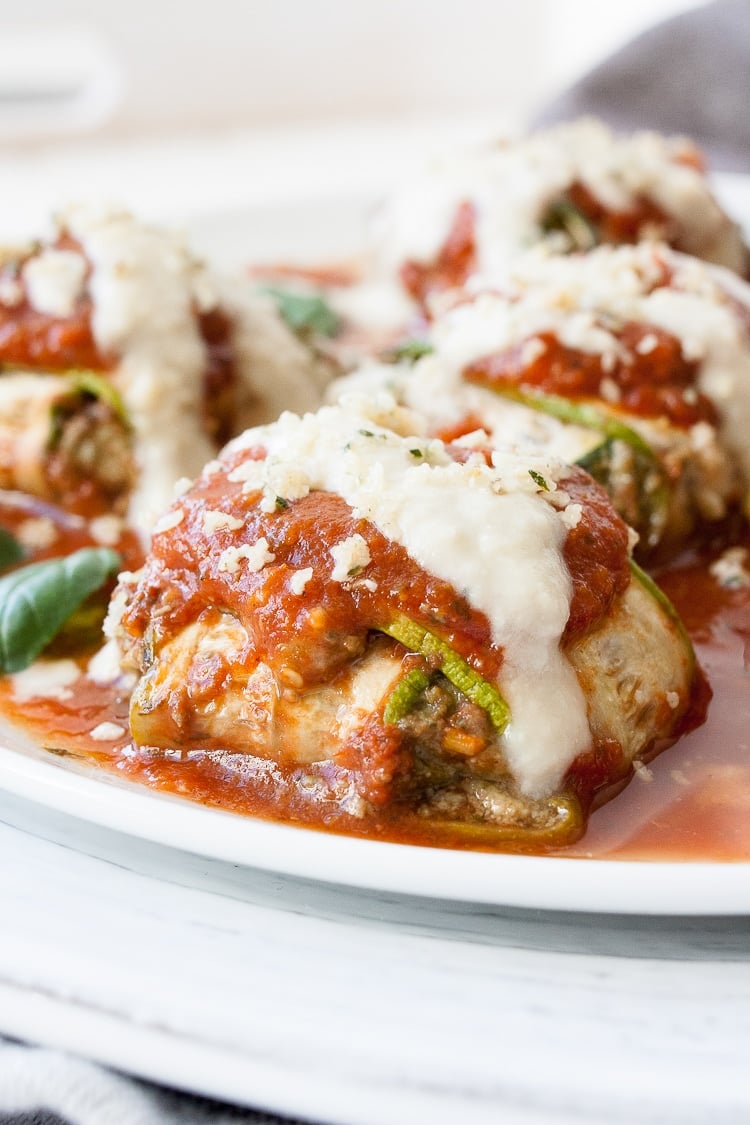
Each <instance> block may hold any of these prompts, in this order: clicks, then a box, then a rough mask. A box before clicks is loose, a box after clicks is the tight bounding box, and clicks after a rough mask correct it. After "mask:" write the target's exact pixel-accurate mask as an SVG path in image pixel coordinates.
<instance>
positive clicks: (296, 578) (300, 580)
mask: <svg viewBox="0 0 750 1125" xmlns="http://www.w3.org/2000/svg"><path fill="white" fill-rule="evenodd" d="M312 576H313V568H312V567H311V566H306V567H305V568H304V570H295V572H294V574H293V575H292V577H291V579H290V580H289V589H290V590H291V591H292V593H293V594H297V595H298V596H299V595H300V594H304V592H305V586H306V585H307V583H308V582H309V581H310V579H311V578H312Z"/></svg>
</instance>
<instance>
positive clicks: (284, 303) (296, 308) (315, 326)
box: [263, 285, 339, 336]
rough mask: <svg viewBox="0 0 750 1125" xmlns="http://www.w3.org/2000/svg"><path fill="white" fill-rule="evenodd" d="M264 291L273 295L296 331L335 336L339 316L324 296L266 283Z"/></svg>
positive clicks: (285, 318)
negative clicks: (292, 290)
mask: <svg viewBox="0 0 750 1125" xmlns="http://www.w3.org/2000/svg"><path fill="white" fill-rule="evenodd" d="M263 292H264V293H267V294H268V296H269V297H273V299H274V301H275V302H276V307H277V309H278V310H279V312H280V313H281V315H282V317H283V318H284V320H285V321H286V322H287V324H288V325H289V327H290V328H291V329H292V330H293V331H294V332H316V333H317V334H318V335H319V336H335V335H336V333H337V332H338V330H339V318H338V316H337V315H336V313H335V312H334V311H333V309H332V308H331V306H330V305H328V304H326V302H325V301H324V300H323V298H322V297H318V296H316V295H314V294H311V293H292V292H290V291H289V290H288V289H277V288H276V286H274V285H266V286H264V287H263Z"/></svg>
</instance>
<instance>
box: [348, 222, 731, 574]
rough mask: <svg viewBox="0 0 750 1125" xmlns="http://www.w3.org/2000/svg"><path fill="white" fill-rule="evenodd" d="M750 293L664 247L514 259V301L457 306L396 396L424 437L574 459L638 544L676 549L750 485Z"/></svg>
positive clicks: (398, 382) (405, 369)
mask: <svg viewBox="0 0 750 1125" xmlns="http://www.w3.org/2000/svg"><path fill="white" fill-rule="evenodd" d="M749 328H750V286H748V285H747V284H746V283H745V282H743V281H741V280H740V279H739V278H738V277H736V275H734V274H732V273H730V272H729V271H728V270H723V269H721V268H719V267H714V266H710V265H707V264H705V263H703V262H699V261H697V260H696V259H693V258H688V257H687V256H686V255H682V254H678V253H676V252H675V251H673V250H671V249H670V248H669V247H666V246H663V245H659V244H655V243H641V244H639V245H637V246H623V247H610V246H604V247H599V248H598V249H596V250H593V251H591V252H590V253H588V254H574V255H570V256H567V257H556V256H549V255H546V254H543V253H535V252H532V253H530V254H528V255H526V256H525V257H524V258H522V259H519V261H518V262H517V263H516V266H515V267H514V270H513V271H512V274H511V275H510V277H509V280H508V284H507V286H506V289H505V291H504V292H503V293H498V292H495V291H481V292H478V293H477V294H475V295H473V296H469V295H465V296H464V297H462V298H460V299H459V300H458V301H457V302H456V303H455V305H454V307H453V308H451V309H447V310H445V311H444V312H443V314H442V315H441V316H439V317H437V318H436V320H435V322H434V323H433V325H432V328H431V332H430V334H429V337H428V341H427V344H426V345H425V347H424V348H423V349H422V350H423V351H426V352H427V353H429V354H424V355H423V356H422V357H421V358H419V359H418V360H417V361H416V362H415V363H413V364H409V363H404V362H402V363H398V364H395V365H391V366H390V367H388V366H387V365H376V364H375V365H370V366H368V367H365V368H363V369H362V370H361V371H360V372H359V373H357V374H355V375H354V376H351V377H349V378H348V379H345V380H342V381H341V382H340V383H339V384H337V386H336V387H335V390H334V393H341V391H342V390H344V389H346V388H351V387H360V388H361V389H370V390H373V389H375V388H377V387H386V388H387V389H389V390H390V391H392V392H393V393H395V394H396V396H397V398H398V399H399V400H400V401H401V402H402V403H403V404H405V405H407V406H409V407H410V408H412V409H414V410H416V411H418V412H420V414H421V415H422V416H423V418H424V419H425V427H426V432H428V433H431V434H436V435H439V436H442V437H450V438H459V437H460V438H461V440H462V441H468V442H469V443H470V442H471V440H472V439H471V438H470V437H465V436H464V435H470V434H471V432H472V431H483V433H482V434H480V436H479V439H478V440H479V441H480V442H486V441H489V443H490V444H491V445H497V446H503V445H506V444H520V445H522V446H527V447H529V448H530V449H537V450H542V449H543V450H551V451H552V452H554V453H555V454H556V455H558V456H560V457H562V458H564V459H566V460H570V461H577V462H578V463H579V464H581V465H583V466H584V467H585V468H586V469H587V470H588V471H589V472H590V473H591V474H592V475H593V476H595V477H596V478H597V480H599V481H600V482H601V483H602V484H603V485H604V486H605V487H606V488H607V490H608V491H609V493H610V496H611V497H612V499H613V501H614V503H615V506H616V507H617V508H618V510H619V512H620V514H621V515H622V516H623V517H624V519H625V520H626V521H627V522H628V523H630V524H631V525H632V526H633V527H634V528H635V529H636V531H637V532H638V533H639V535H640V536H641V544H640V548H639V550H640V552H641V553H642V554H643V555H647V554H649V553H650V552H652V551H653V550H654V549H655V548H657V547H659V548H664V549H665V550H666V549H673V548H674V547H676V546H679V545H680V544H681V543H683V542H684V541H685V539H686V538H687V537H688V536H689V535H690V534H691V533H692V532H693V531H694V530H695V529H696V528H697V527H702V526H705V525H707V524H710V523H716V522H717V521H719V520H722V519H723V518H724V517H725V516H726V515H727V513H728V512H729V511H730V510H731V509H732V508H733V507H736V506H737V505H738V504H739V503H740V502H741V500H742V498H743V496H744V494H745V491H746V489H747V484H748V481H750V454H749V453H748V445H747V438H746V435H747V433H748V432H750V336H749Z"/></svg>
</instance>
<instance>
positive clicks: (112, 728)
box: [89, 723, 125, 742]
mask: <svg viewBox="0 0 750 1125" xmlns="http://www.w3.org/2000/svg"><path fill="white" fill-rule="evenodd" d="M124 734H125V727H121V726H120V724H119V723H99V726H97V727H94V729H93V730H92V731H89V738H93V740H94V742H116V741H117V739H118V738H122V736H123V735H124Z"/></svg>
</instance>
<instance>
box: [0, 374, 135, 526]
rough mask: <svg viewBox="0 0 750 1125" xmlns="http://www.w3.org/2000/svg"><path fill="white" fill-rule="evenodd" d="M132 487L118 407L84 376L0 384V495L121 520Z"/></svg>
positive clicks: (18, 378)
mask: <svg viewBox="0 0 750 1125" xmlns="http://www.w3.org/2000/svg"><path fill="white" fill-rule="evenodd" d="M134 479H135V464H134V462H133V455H132V446H131V440H130V427H129V425H128V423H127V418H126V416H125V412H124V409H123V407H122V403H121V401H120V399H119V396H118V395H117V393H116V392H115V391H114V390H113V388H112V387H111V385H110V384H108V383H107V382H106V381H105V380H103V379H101V378H99V377H97V376H95V375H92V374H91V373H90V372H87V373H83V372H82V373H80V374H78V375H68V376H65V375H36V374H31V373H29V372H23V373H16V374H10V375H4V376H2V378H0V488H3V489H12V490H17V491H19V492H26V493H29V494H30V495H31V496H37V497H39V498H40V499H42V500H50V501H52V502H53V503H55V504H59V505H60V506H61V507H63V508H64V509H65V510H66V511H68V512H73V513H79V512H80V513H86V514H103V513H107V512H111V511H114V512H116V513H120V514H121V513H122V511H123V510H124V506H125V505H126V504H127V497H128V494H129V492H130V490H131V488H132V485H133V481H134Z"/></svg>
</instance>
